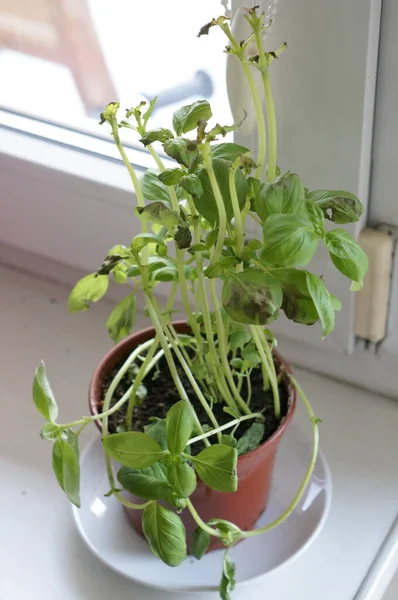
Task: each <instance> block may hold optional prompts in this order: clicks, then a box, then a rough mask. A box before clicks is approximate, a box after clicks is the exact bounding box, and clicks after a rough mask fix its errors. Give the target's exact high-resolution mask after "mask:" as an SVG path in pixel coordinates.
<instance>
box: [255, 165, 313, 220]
mask: <svg viewBox="0 0 398 600" xmlns="http://www.w3.org/2000/svg"><path fill="white" fill-rule="evenodd" d="M304 196H305V192H304V186H303V184H302V183H301V181H300V178H299V177H298V176H297V175H295V174H294V173H287V174H286V175H283V176H282V177H280V178H279V179H276V180H275V181H273V182H272V183H262V184H261V185H260V187H259V189H258V191H257V193H256V195H255V196H254V207H255V210H256V213H257V214H258V216H259V217H260V219H262V221H266V220H267V219H268V217H270V216H271V215H277V214H294V213H296V212H299V211H300V210H302V200H303V199H304Z"/></svg>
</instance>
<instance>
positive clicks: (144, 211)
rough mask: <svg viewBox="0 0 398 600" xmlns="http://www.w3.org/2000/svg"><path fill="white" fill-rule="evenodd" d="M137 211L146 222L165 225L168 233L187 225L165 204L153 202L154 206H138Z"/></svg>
mask: <svg viewBox="0 0 398 600" xmlns="http://www.w3.org/2000/svg"><path fill="white" fill-rule="evenodd" d="M159 183H160V182H159ZM135 210H136V212H137V215H138V216H139V217H140V218H141V219H143V220H144V221H151V222H152V223H157V224H158V225H163V227H166V229H167V230H168V231H173V230H174V228H175V227H177V225H185V223H184V221H183V220H182V219H181V217H180V215H179V214H178V213H177V212H176V211H175V210H172V209H171V208H169V207H168V206H166V204H163V202H152V204H147V205H146V206H137V208H136V209H135Z"/></svg>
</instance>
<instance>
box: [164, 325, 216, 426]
mask: <svg viewBox="0 0 398 600" xmlns="http://www.w3.org/2000/svg"><path fill="white" fill-rule="evenodd" d="M165 333H166V336H167V337H168V339H169V340H170V344H171V347H172V348H173V350H174V353H175V355H176V356H177V358H178V360H179V362H180V365H181V366H182V368H183V370H184V372H185V375H186V376H187V378H188V381H189V383H190V384H191V385H192V388H193V390H194V392H195V394H196V396H197V397H198V400H199V401H200V403H201V404H202V406H203V408H204V409H205V411H206V414H207V416H208V417H209V419H210V421H211V423H212V424H213V426H214V427H216V428H217V427H218V423H217V419H216V417H215V416H214V414H213V411H212V410H211V408H210V406H209V404H208V402H207V400H206V398H205V397H204V395H203V392H202V390H201V389H200V387H199V385H198V383H197V381H196V379H195V377H194V376H193V374H192V371H191V370H190V368H189V366H188V364H187V362H186V361H185V359H184V357H183V355H182V353H181V351H180V349H179V347H178V345H177V344H176V343H175V341H174V339H173V336H172V334H171V332H170V329H169V328H168V327H167V326H166V327H165Z"/></svg>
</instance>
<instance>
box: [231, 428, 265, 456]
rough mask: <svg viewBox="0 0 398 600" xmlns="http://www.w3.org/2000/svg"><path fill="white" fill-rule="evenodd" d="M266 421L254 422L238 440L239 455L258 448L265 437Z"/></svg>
mask: <svg viewBox="0 0 398 600" xmlns="http://www.w3.org/2000/svg"><path fill="white" fill-rule="evenodd" d="M264 429H265V427H264V423H252V424H251V425H250V427H249V428H248V429H246V431H245V433H244V434H243V435H242V437H241V438H239V440H238V441H237V442H236V449H237V451H238V456H242V454H247V453H248V452H251V451H252V450H255V449H256V448H258V446H259V445H260V444H261V442H262V441H263V438H264Z"/></svg>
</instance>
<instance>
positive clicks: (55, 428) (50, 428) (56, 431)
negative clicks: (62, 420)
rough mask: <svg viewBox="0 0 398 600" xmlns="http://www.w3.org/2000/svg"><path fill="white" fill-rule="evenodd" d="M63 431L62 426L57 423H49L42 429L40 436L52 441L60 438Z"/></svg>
mask: <svg viewBox="0 0 398 600" xmlns="http://www.w3.org/2000/svg"><path fill="white" fill-rule="evenodd" d="M61 433H62V427H60V426H59V425H56V424H55V423H47V424H46V425H44V427H43V429H42V430H41V432H40V437H41V439H42V440H49V441H50V442H53V441H54V440H56V439H57V438H59V436H60V435H61Z"/></svg>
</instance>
